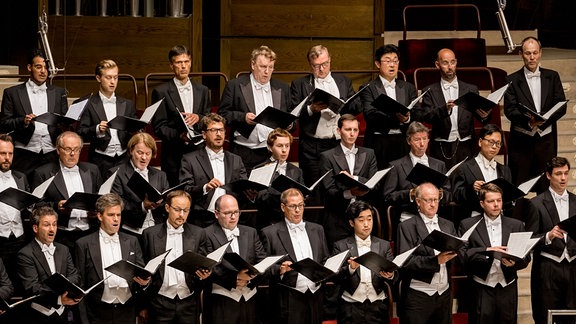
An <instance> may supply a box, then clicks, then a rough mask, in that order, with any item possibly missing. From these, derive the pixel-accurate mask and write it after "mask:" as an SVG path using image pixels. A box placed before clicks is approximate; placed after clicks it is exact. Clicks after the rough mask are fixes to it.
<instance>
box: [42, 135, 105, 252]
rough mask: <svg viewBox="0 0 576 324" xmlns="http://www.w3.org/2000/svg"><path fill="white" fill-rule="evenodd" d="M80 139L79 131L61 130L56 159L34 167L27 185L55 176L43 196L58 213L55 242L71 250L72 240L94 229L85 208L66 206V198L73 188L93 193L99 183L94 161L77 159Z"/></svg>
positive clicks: (96, 190) (74, 240)
mask: <svg viewBox="0 0 576 324" xmlns="http://www.w3.org/2000/svg"><path fill="white" fill-rule="evenodd" d="M82 146H83V142H82V138H81V137H80V135H78V134H76V133H74V132H64V133H62V134H60V136H58V138H57V139H56V152H57V153H58V157H59V160H58V161H56V162H52V163H48V164H45V165H43V166H41V167H39V168H37V169H36V170H35V171H34V173H33V174H32V175H33V177H32V181H31V187H32V188H36V187H37V186H39V185H40V184H41V183H42V182H44V181H45V180H47V179H48V178H50V177H52V176H55V177H54V180H53V181H52V184H51V185H50V186H49V187H48V189H47V190H46V193H45V194H44V198H45V200H46V201H48V202H50V204H51V206H52V208H54V210H56V212H57V213H58V227H59V229H60V232H59V234H58V238H57V240H58V242H59V243H62V244H65V245H67V246H68V247H69V248H70V250H71V251H74V250H73V249H74V244H75V242H76V240H77V239H78V238H80V237H83V236H85V235H86V234H87V233H89V232H90V230H91V229H96V227H97V224H96V223H95V222H94V223H93V221H95V219H94V218H93V217H92V218H90V219H89V218H88V212H87V211H85V210H80V209H69V208H67V207H66V206H65V203H66V201H67V200H68V198H70V197H71V196H72V195H73V194H74V193H75V192H86V193H97V192H98V189H99V188H100V185H101V184H102V177H101V175H100V170H98V167H97V166H96V165H95V164H92V163H89V162H78V160H79V159H80V151H81V150H82Z"/></svg>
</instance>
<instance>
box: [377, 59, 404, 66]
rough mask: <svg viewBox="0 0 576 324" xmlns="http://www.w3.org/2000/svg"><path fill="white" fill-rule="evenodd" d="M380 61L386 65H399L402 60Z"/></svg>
mask: <svg viewBox="0 0 576 324" xmlns="http://www.w3.org/2000/svg"><path fill="white" fill-rule="evenodd" d="M380 63H382V64H384V65H390V64H392V65H398V63H400V61H398V60H382V61H380Z"/></svg>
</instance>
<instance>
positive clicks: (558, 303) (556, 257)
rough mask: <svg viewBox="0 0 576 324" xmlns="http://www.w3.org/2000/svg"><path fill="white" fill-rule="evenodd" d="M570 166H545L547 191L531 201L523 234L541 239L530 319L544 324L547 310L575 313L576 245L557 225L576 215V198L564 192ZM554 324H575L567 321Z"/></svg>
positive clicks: (558, 160)
mask: <svg viewBox="0 0 576 324" xmlns="http://www.w3.org/2000/svg"><path fill="white" fill-rule="evenodd" d="M569 173H570V162H568V160H567V159H566V158H563V157H554V158H552V159H551V160H550V161H549V162H548V163H547V164H546V177H547V178H548V180H550V187H549V188H548V190H546V191H544V192H543V193H541V194H539V195H538V196H536V197H535V198H532V200H530V204H529V209H528V218H527V220H526V230H527V231H532V233H533V234H534V235H535V236H538V237H542V236H543V239H542V240H541V241H540V242H538V244H537V245H536V248H535V249H534V253H533V254H534V263H533V264H532V273H531V277H530V288H531V291H532V293H531V296H532V317H533V318H534V322H535V323H536V324H544V323H547V315H548V310H550V309H576V296H575V292H576V261H574V259H576V242H575V241H574V239H576V238H573V237H570V236H568V235H567V233H566V231H564V230H562V229H561V228H560V227H559V226H558V223H559V222H561V221H563V220H566V219H568V218H570V217H574V215H575V214H576V196H574V194H572V193H571V192H570V191H568V190H567V186H568V181H569V179H570V176H569ZM554 321H555V322H556V323H574V320H573V319H572V318H569V317H563V316H561V317H559V318H554Z"/></svg>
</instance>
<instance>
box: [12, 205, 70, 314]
mask: <svg viewBox="0 0 576 324" xmlns="http://www.w3.org/2000/svg"><path fill="white" fill-rule="evenodd" d="M57 220H58V215H57V214H56V212H55V211H54V209H52V208H51V207H48V206H42V207H38V208H36V209H35V210H34V211H33V213H32V229H33V230H34V234H35V238H34V239H33V240H32V241H30V243H28V245H26V246H25V247H24V248H22V250H20V251H19V252H18V275H19V276H20V279H21V280H22V284H23V286H24V296H25V297H30V296H33V295H37V294H41V296H40V297H38V298H36V299H34V300H33V302H32V310H29V311H23V312H20V316H22V317H21V318H18V320H20V321H22V320H24V321H25V322H28V323H68V317H69V314H68V312H69V311H71V309H66V306H74V305H76V304H78V302H80V300H81V299H72V298H70V297H68V296H67V295H68V292H64V293H63V294H61V295H58V294H56V293H55V292H54V291H53V290H52V289H50V288H49V287H48V286H47V285H46V284H44V281H45V280H46V279H48V277H50V276H51V275H53V274H54V273H59V274H61V275H63V276H64V277H66V278H67V279H68V280H69V281H70V282H72V283H74V284H75V285H79V284H80V273H79V272H78V270H77V269H76V267H75V266H74V263H73V262H72V255H71V254H70V251H69V250H68V248H67V247H66V246H65V245H63V244H60V243H57V242H54V239H55V238H56V232H57V229H58V226H57ZM74 310H75V311H74V315H73V316H74V320H75V321H77V322H79V320H80V319H79V318H77V317H78V312H77V309H76V308H74Z"/></svg>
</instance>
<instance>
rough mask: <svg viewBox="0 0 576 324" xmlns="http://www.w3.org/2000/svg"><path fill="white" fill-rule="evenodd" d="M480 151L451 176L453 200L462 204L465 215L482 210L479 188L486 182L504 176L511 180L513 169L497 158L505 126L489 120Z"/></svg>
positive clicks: (478, 213) (481, 133)
mask: <svg viewBox="0 0 576 324" xmlns="http://www.w3.org/2000/svg"><path fill="white" fill-rule="evenodd" d="M478 146H479V147H480V152H479V153H478V155H477V156H476V157H475V158H473V159H469V160H468V161H466V162H464V163H463V164H462V165H460V166H459V167H458V168H457V169H456V170H454V173H453V174H452V175H451V177H450V181H451V183H452V188H453V193H454V201H455V202H456V203H458V204H460V205H461V206H462V207H463V208H464V209H463V210H464V212H465V214H466V215H470V212H471V213H472V215H471V216H478V215H480V214H481V213H482V207H481V206H480V200H479V199H478V192H479V191H480V187H482V185H483V184H484V183H486V182H490V181H492V180H494V179H497V178H504V179H505V180H506V181H508V182H512V175H511V173H510V169H509V168H508V167H507V166H505V165H502V164H500V163H498V162H496V160H495V159H494V158H495V157H496V155H498V152H500V147H502V130H501V129H500V127H498V126H496V125H494V124H488V125H486V126H484V127H483V128H482V130H480V134H479V138H478Z"/></svg>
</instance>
